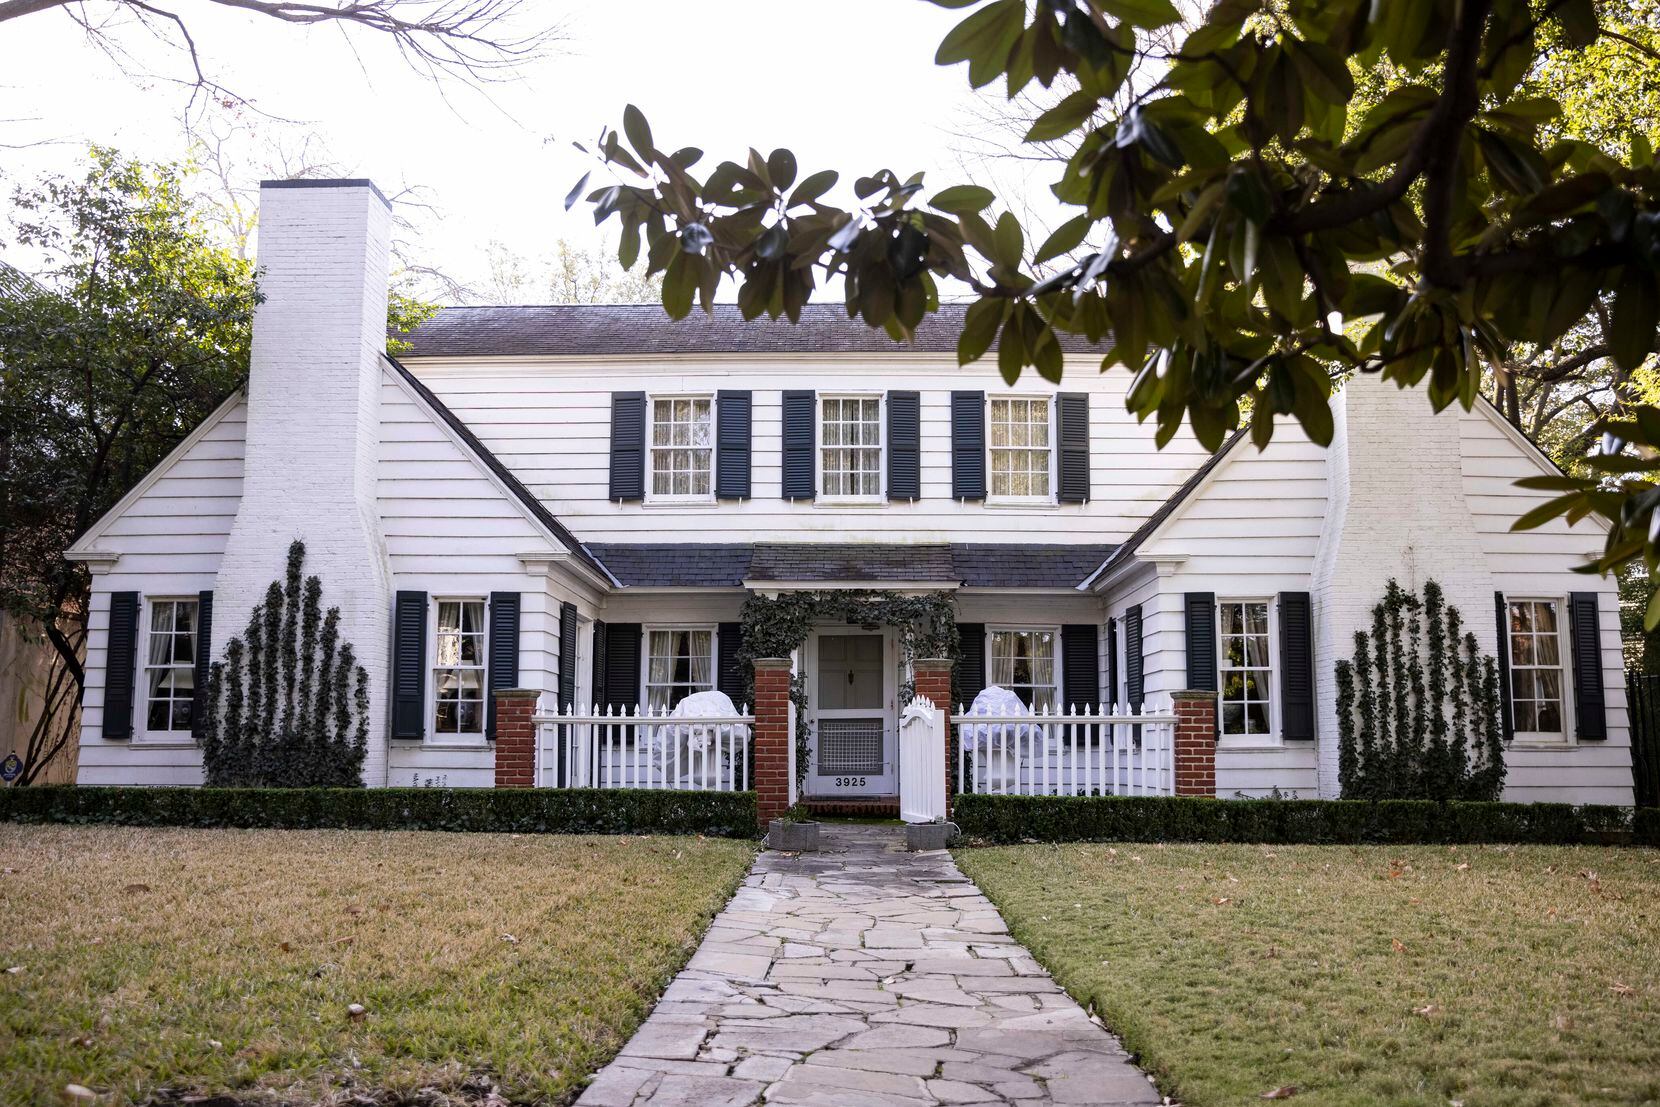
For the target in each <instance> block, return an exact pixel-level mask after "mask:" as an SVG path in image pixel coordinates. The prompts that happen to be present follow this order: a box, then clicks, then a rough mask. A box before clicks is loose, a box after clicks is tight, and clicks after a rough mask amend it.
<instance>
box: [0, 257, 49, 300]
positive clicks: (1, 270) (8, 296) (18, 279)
mask: <svg viewBox="0 0 1660 1107" xmlns="http://www.w3.org/2000/svg"><path fill="white" fill-rule="evenodd" d="M42 291H44V289H42V288H41V286H40V285H39V284H38V283H36V281H35V280H34V278H33V277H30V276H29V275H28V274H27V273H24V272H23V271H22V270H21V269H18V268H16V267H14V266H11V265H8V264H6V263H5V262H3V261H0V299H5V300H16V299H20V298H22V297H24V296H32V295H34V294H35V293H37V292H42Z"/></svg>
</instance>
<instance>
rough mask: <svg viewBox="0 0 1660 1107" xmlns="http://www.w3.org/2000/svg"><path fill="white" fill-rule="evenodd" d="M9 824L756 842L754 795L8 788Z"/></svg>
mask: <svg viewBox="0 0 1660 1107" xmlns="http://www.w3.org/2000/svg"><path fill="white" fill-rule="evenodd" d="M0 821H11V822H31V823H115V824H120V825H122V826H198V827H236V828H241V829H260V828H271V829H284V830H298V829H307V828H315V827H333V828H340V829H349V830H465V831H497V832H510V833H515V834H706V835H709V836H711V837H722V838H753V837H755V835H756V833H757V831H756V821H755V793H754V792H679V791H642V790H636V789H609V788H607V789H600V788H503V789H499V790H498V789H493V788H465V789H453V788H95V787H78V786H75V785H62V786H48V787H36V788H5V789H0Z"/></svg>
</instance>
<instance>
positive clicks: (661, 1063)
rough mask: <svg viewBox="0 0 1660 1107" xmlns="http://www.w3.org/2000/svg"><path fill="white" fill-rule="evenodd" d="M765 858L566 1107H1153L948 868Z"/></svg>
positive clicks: (864, 841) (909, 858) (836, 848)
mask: <svg viewBox="0 0 1660 1107" xmlns="http://www.w3.org/2000/svg"><path fill="white" fill-rule="evenodd" d="M823 838H824V847H825V848H824V849H823V850H822V851H821V852H819V853H817V854H801V855H792V854H783V853H764V854H762V855H761V857H760V858H759V859H758V860H757V861H756V862H755V867H754V868H753V869H752V870H751V871H750V874H749V876H748V878H747V879H746V880H745V881H744V884H743V887H742V888H740V889H739V890H738V893H737V895H735V896H733V897H732V901H731V902H730V903H728V904H727V905H726V909H725V910H723V911H722V912H721V914H720V916H719V917H718V918H717V919H716V920H715V922H714V924H713V925H712V926H711V927H710V928H709V933H708V934H707V935H706V936H705V938H704V940H703V944H702V945H701V946H699V947H698V950H697V952H696V953H695V954H694V955H693V957H692V959H691V961H690V962H688V964H687V966H686V969H685V970H684V971H683V972H681V974H680V975H679V976H677V977H676V978H675V979H674V981H673V982H672V983H670V985H669V987H668V990H667V991H665V992H664V993H663V998H662V999H661V1001H659V1002H658V1004H657V1007H656V1009H655V1010H653V1011H652V1013H651V1016H650V1017H649V1018H648V1019H647V1020H646V1022H645V1024H644V1025H643V1026H641V1027H640V1030H639V1032H638V1033H636V1034H635V1035H634V1038H633V1039H632V1040H631V1041H630V1042H629V1043H628V1045H627V1046H626V1047H624V1049H623V1051H622V1053H621V1055H619V1056H618V1057H617V1059H616V1060H615V1061H614V1062H612V1063H611V1064H610V1065H609V1066H607V1067H606V1068H605V1070H604V1071H603V1072H601V1073H599V1074H598V1075H597V1076H596V1077H595V1078H594V1081H593V1083H591V1084H590V1085H589V1086H588V1088H587V1090H586V1091H584V1092H583V1094H582V1097H581V1098H580V1099H579V1100H577V1103H578V1105H579V1107H646V1105H651V1107H666V1105H669V1104H683V1105H688V1107H704V1105H707V1107H714V1105H730V1107H742V1105H748V1104H757V1103H780V1104H784V1103H788V1104H825V1105H826V1107H861V1105H865V1104H869V1105H872V1107H878V1105H890V1104H891V1105H913V1104H916V1105H930V1107H931V1105H933V1104H953V1105H961V1107H972V1105H975V1104H997V1103H1018V1104H1034V1105H1036V1104H1057V1103H1066V1104H1085V1103H1087V1104H1101V1105H1127V1104H1157V1103H1159V1102H1160V1097H1159V1095H1158V1093H1157V1091H1155V1090H1154V1088H1153V1086H1152V1085H1151V1084H1150V1083H1149V1082H1148V1081H1147V1078H1146V1076H1145V1075H1144V1074H1143V1073H1142V1072H1141V1071H1140V1070H1139V1069H1137V1068H1136V1067H1135V1065H1134V1064H1133V1063H1132V1062H1131V1060H1130V1058H1129V1057H1128V1056H1127V1055H1126V1054H1125V1053H1124V1050H1123V1048H1122V1047H1121V1046H1120V1045H1119V1043H1118V1040H1117V1039H1116V1038H1114V1037H1113V1036H1112V1035H1111V1034H1108V1033H1107V1032H1106V1031H1105V1030H1104V1029H1102V1028H1101V1027H1100V1026H1099V1025H1098V1024H1097V1023H1095V1022H1094V1021H1093V1020H1092V1019H1090V1018H1089V1016H1088V1015H1086V1014H1085V1013H1084V1012H1083V1011H1082V1010H1081V1009H1080V1008H1079V1007H1078V1005H1077V1004H1076V1003H1074V1002H1073V1001H1072V999H1071V998H1070V997H1068V996H1067V995H1066V994H1065V993H1064V992H1062V991H1061V989H1060V988H1059V987H1058V986H1057V985H1056V984H1055V983H1054V982H1053V981H1052V980H1050V979H1049V975H1048V974H1047V973H1045V972H1044V971H1043V969H1042V968H1041V967H1039V965H1038V964H1037V962H1036V961H1034V960H1033V959H1032V957H1031V955H1030V954H1029V953H1028V952H1027V951H1026V950H1025V949H1024V948H1023V947H1022V946H1020V944H1019V943H1017V942H1015V941H1014V939H1013V938H1011V937H1010V936H1009V933H1008V928H1007V927H1006V926H1005V925H1004V924H1003V919H1002V917H1001V916H1000V915H999V914H998V913H997V910H996V908H994V907H992V905H991V903H990V902H989V901H988V900H987V899H986V898H985V897H984V896H983V895H981V894H980V891H979V889H978V888H976V887H975V886H974V885H973V884H972V883H971V882H970V881H969V880H968V879H967V878H966V877H964V876H963V875H962V872H961V871H960V870H959V869H958V868H957V866H956V864H955V863H953V862H952V860H951V855H950V854H949V853H946V852H944V851H939V852H935V853H905V852H903V851H902V849H901V839H900V835H899V832H898V831H897V830H895V829H893V828H888V827H855V826H827V827H825V828H824V834H823Z"/></svg>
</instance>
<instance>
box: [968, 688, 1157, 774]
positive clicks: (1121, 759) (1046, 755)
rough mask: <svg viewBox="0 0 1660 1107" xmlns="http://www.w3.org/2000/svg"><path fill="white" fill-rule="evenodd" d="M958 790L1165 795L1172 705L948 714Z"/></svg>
mask: <svg viewBox="0 0 1660 1107" xmlns="http://www.w3.org/2000/svg"><path fill="white" fill-rule="evenodd" d="M951 721H952V724H953V726H954V727H955V729H956V737H957V791H958V792H959V793H969V792H985V793H992V794H996V795H1021V796H1170V795H1174V794H1175V792H1176V774H1175V769H1174V760H1173V759H1174V752H1175V734H1176V715H1175V709H1174V705H1171V704H1168V703H1167V704H1165V705H1162V706H1161V707H1159V708H1157V709H1154V708H1152V707H1150V706H1148V705H1146V704H1143V705H1142V706H1140V707H1139V708H1132V707H1129V706H1122V705H1120V706H1113V707H1110V708H1109V709H1108V710H1107V711H1105V712H1103V711H1099V710H1098V709H1096V708H1093V707H1085V708H1083V709H1082V710H1080V709H1079V708H1077V707H1076V706H1074V707H1072V708H1071V709H1069V710H1067V711H1055V712H1050V711H1038V712H1035V713H1034V714H1031V715H970V714H969V713H968V709H967V708H966V707H962V708H959V710H958V713H957V714H956V715H954V716H953V717H952V720H951Z"/></svg>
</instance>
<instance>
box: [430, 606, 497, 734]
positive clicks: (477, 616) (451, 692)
mask: <svg viewBox="0 0 1660 1107" xmlns="http://www.w3.org/2000/svg"><path fill="white" fill-rule="evenodd" d="M436 625H437V631H436V632H435V638H434V642H433V653H432V657H433V663H432V664H433V670H432V687H433V701H434V702H433V722H432V729H433V732H434V733H435V734H440V735H443V734H470V735H478V734H483V733H484V657H485V654H484V601H483V600H439V601H438V620H437V624H436Z"/></svg>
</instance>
